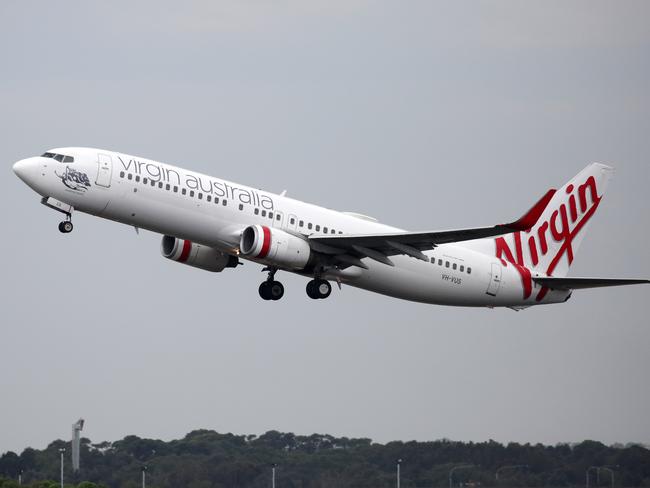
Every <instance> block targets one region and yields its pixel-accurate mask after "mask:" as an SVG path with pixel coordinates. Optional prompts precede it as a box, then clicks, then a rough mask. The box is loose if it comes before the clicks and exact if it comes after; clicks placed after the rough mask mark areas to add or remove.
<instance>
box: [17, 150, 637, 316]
mask: <svg viewBox="0 0 650 488" xmlns="http://www.w3.org/2000/svg"><path fill="white" fill-rule="evenodd" d="M13 170H14V172H15V173H16V175H17V176H18V177H19V178H20V179H21V180H22V181H23V182H25V183H26V184H27V185H28V186H29V187H31V188H32V189H33V190H34V191H35V192H36V193H38V194H39V195H41V197H42V199H41V203H43V204H44V205H46V206H48V207H50V208H52V209H54V210H57V211H59V212H61V213H63V214H64V215H65V219H64V220H63V221H62V222H61V223H60V224H59V230H60V231H61V232H62V233H66V234H67V233H69V232H71V231H72V229H73V225H72V215H73V212H75V211H78V212H84V213H87V214H90V215H94V216H97V217H102V218H104V219H109V220H113V221H116V222H121V223H123V224H126V225H129V226H133V227H135V228H136V231H137V230H138V229H146V230H149V231H152V232H156V233H159V234H162V235H163V237H162V243H161V253H162V255H163V256H164V257H165V258H167V259H170V260H172V261H176V262H179V263H182V264H185V265H189V266H193V267H196V268H200V269H203V270H207V271H212V272H221V271H223V270H225V269H226V268H236V267H237V265H239V264H242V263H241V260H242V259H243V260H247V261H252V262H255V263H259V264H261V265H263V266H264V268H263V270H262V271H264V272H267V273H268V277H267V279H266V280H265V281H264V282H262V284H261V285H260V286H259V290H258V291H259V295H260V296H261V297H262V298H263V299H264V300H270V301H275V300H279V299H280V298H282V297H283V295H284V286H283V285H282V283H281V282H279V281H277V280H276V279H275V275H276V273H277V272H278V271H280V270H281V271H286V272H292V273H296V274H299V275H302V276H305V277H308V278H310V280H309V282H308V283H307V287H306V291H307V295H308V296H309V297H310V298H312V299H324V298H327V297H328V296H329V295H330V293H331V291H332V285H331V282H335V283H337V284H338V287H339V288H341V285H342V284H346V285H349V286H353V287H357V288H361V289H365V290H369V291H372V292H376V293H380V294H383V295H387V296H390V297H395V298H400V299H404V300H410V301H414V302H421V303H428V304H437V305H452V306H470V307H488V308H494V307H509V308H511V309H513V310H521V309H524V308H527V307H530V306H533V305H542V304H551V303H562V302H565V301H567V300H568V299H569V298H570V297H571V293H572V292H573V290H575V289H583V288H595V287H604V286H617V285H630V284H640V283H650V281H649V280H645V279H618V278H616V279H612V278H571V277H567V274H568V271H569V267H570V266H571V264H572V262H573V260H574V257H575V253H576V252H577V251H578V248H579V246H580V243H581V242H582V239H583V237H584V234H585V232H586V229H587V227H588V224H589V221H590V220H591V217H593V215H594V213H595V212H596V210H597V209H598V206H599V205H600V202H601V200H602V197H603V194H604V191H605V189H606V187H607V184H608V182H609V180H610V178H611V176H612V173H613V169H612V168H610V167H609V166H606V165H603V164H598V163H594V164H590V165H589V166H587V167H586V168H584V169H583V170H582V171H581V172H579V173H578V174H577V175H576V176H575V177H574V178H572V179H571V180H570V181H569V182H568V183H566V184H565V185H563V186H562V187H560V188H559V189H551V190H548V191H547V192H546V193H545V194H544V196H543V197H542V198H541V199H540V200H539V201H538V202H537V203H535V205H533V207H532V208H531V209H530V210H529V211H528V212H526V213H525V214H524V215H523V216H522V217H520V218H519V219H517V220H514V221H511V222H508V223H505V224H499V225H494V226H487V227H475V228H463V229H452V230H441V231H440V230H438V231H424V232H407V231H404V230H401V229H398V228H395V227H391V226H388V225H385V224H381V223H379V222H378V221H377V220H376V219H374V218H371V217H368V216H365V215H361V214H358V213H352V212H339V211H335V210H331V209H328V208H323V207H320V206H316V205H312V204H310V203H306V202H302V201H298V200H295V199H292V198H289V197H287V196H286V192H283V193H282V194H279V195H278V194H274V193H270V192H267V191H263V190H258V189H254V188H251V187H248V186H244V185H241V184H238V183H233V182H230V181H225V180H223V179H220V178H215V177H212V176H208V175H204V174H200V173H197V172H194V171H190V170H186V169H183V168H180V167H177V166H172V165H169V164H164V163H161V162H157V161H153V160H149V159H145V158H141V157H136V156H130V155H127V154H123V153H119V152H114V151H107V150H103V149H92V148H83V147H66V148H57V149H50V150H48V151H47V152H45V153H44V154H42V155H41V156H37V157H30V158H27V159H23V160H21V161H18V162H16V163H15V164H14V165H13Z"/></svg>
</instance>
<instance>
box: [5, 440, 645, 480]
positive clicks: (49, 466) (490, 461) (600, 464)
mask: <svg viewBox="0 0 650 488" xmlns="http://www.w3.org/2000/svg"><path fill="white" fill-rule="evenodd" d="M61 448H68V450H67V451H68V452H69V443H68V442H65V441H62V440H56V441H54V442H52V443H51V444H50V445H48V446H47V447H46V448H45V449H43V450H37V449H32V448H27V449H25V450H24V451H23V452H22V453H20V454H17V453H14V452H6V453H4V454H3V455H2V456H1V457H0V488H14V487H17V486H19V485H18V482H17V480H18V476H19V474H20V473H22V475H21V477H22V486H26V487H29V488H55V487H59V486H60V485H59V482H58V481H56V480H58V479H59V473H60V453H59V449H61ZM398 462H399V464H400V481H401V483H400V484H401V488H424V487H439V488H442V487H448V486H450V484H451V485H452V486H453V487H455V488H458V487H461V486H464V487H478V486H483V487H487V488H492V487H495V488H509V487H531V488H532V487H558V488H560V487H577V486H585V485H586V483H587V475H588V476H589V486H590V488H597V487H602V488H609V487H611V486H614V487H616V488H620V487H650V450H648V449H647V448H646V447H644V446H641V445H636V444H629V445H625V446H623V445H614V446H606V445H604V444H602V443H600V442H596V441H584V442H581V443H578V444H572V445H569V444H558V445H555V446H546V445H542V444H535V445H532V444H518V443H509V444H505V445H504V444H500V443H498V442H494V441H492V440H490V441H488V442H455V441H450V440H446V439H443V440H437V441H431V442H416V441H410V442H400V441H396V442H389V443H387V444H379V443H373V442H372V441H371V440H370V439H365V438H362V439H350V438H347V437H340V438H337V437H333V436H330V435H321V434H313V435H310V436H300V435H295V434H292V433H282V432H277V431H270V432H267V433H265V434H263V435H260V436H255V435H234V434H220V433H217V432H214V431H211V430H197V431H193V432H190V433H189V434H187V435H186V436H185V437H184V438H183V439H177V440H172V441H169V442H164V441H161V440H155V439H142V438H140V437H137V436H127V437H125V438H124V439H122V440H119V441H116V442H112V443H109V442H101V443H98V444H93V443H92V442H91V441H90V440H89V439H87V438H83V439H82V441H81V470H80V471H79V472H78V473H72V472H71V469H70V463H69V456H68V457H67V458H66V459H65V463H64V478H65V480H66V483H69V484H66V488H139V487H140V486H141V479H142V471H143V470H146V473H145V474H146V478H147V487H150V488H181V487H182V488H226V487H233V488H236V487H251V488H269V487H270V486H271V470H272V466H276V468H275V472H276V487H277V488H330V487H332V488H333V487H336V488H352V487H354V488H380V487H381V488H383V487H393V486H395V484H396V476H397V464H398ZM53 480H54V481H53Z"/></svg>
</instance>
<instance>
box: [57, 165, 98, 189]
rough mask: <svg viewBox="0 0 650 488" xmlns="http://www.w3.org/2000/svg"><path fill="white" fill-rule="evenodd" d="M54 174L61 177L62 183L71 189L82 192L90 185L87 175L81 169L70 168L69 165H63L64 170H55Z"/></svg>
mask: <svg viewBox="0 0 650 488" xmlns="http://www.w3.org/2000/svg"><path fill="white" fill-rule="evenodd" d="M54 174H56V175H57V176H58V177H59V178H61V181H62V182H63V184H64V185H65V186H67V187H68V188H70V189H71V190H74V191H79V192H84V191H86V190H87V189H88V187H90V180H89V179H88V175H87V174H86V173H82V172H81V171H77V170H76V169H72V168H70V166H66V167H65V172H64V173H63V174H59V173H58V172H56V171H55V172H54Z"/></svg>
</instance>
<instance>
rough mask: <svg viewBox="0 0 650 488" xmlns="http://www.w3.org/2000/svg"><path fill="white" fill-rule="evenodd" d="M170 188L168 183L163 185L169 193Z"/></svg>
mask: <svg viewBox="0 0 650 488" xmlns="http://www.w3.org/2000/svg"><path fill="white" fill-rule="evenodd" d="M170 188H171V185H170V184H169V183H167V184H166V185H165V190H167V191H169V189H170Z"/></svg>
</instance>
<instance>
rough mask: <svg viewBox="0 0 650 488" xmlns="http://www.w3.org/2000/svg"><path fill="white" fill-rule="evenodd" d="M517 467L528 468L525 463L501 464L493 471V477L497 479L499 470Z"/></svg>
mask: <svg viewBox="0 0 650 488" xmlns="http://www.w3.org/2000/svg"><path fill="white" fill-rule="evenodd" d="M519 468H528V465H527V464H513V465H511V466H501V467H500V468H499V469H497V470H496V472H495V473H494V478H495V479H496V480H497V481H499V472H500V471H504V470H506V469H519Z"/></svg>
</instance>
